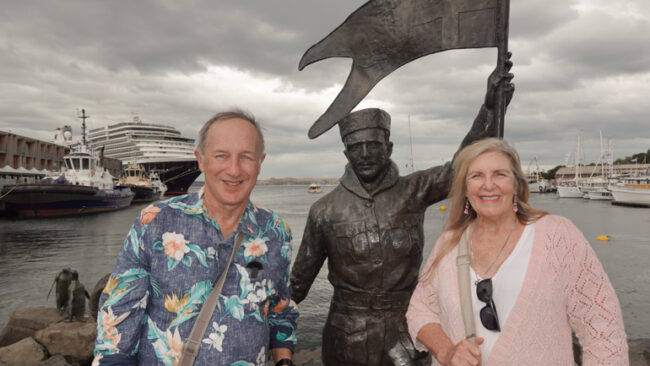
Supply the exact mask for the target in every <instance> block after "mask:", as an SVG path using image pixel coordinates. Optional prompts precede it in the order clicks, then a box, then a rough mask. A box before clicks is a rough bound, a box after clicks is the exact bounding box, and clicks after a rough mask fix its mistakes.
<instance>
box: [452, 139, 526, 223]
mask: <svg viewBox="0 0 650 366" xmlns="http://www.w3.org/2000/svg"><path fill="white" fill-rule="evenodd" d="M465 184H466V188H467V191H466V194H467V198H468V199H469V203H470V204H471V205H472V209H474V211H476V214H477V215H478V217H479V218H487V219H491V220H495V219H500V218H506V217H507V216H508V215H512V214H513V213H514V211H513V210H512V200H513V197H514V195H515V194H516V189H515V175H514V173H513V172H512V168H511V165H510V159H509V158H508V156H507V155H506V154H504V153H502V152H499V151H490V152H486V153H483V154H481V155H479V156H477V157H476V158H475V159H474V160H473V161H472V162H471V163H470V164H469V169H468V170H467V176H466V177H465Z"/></svg>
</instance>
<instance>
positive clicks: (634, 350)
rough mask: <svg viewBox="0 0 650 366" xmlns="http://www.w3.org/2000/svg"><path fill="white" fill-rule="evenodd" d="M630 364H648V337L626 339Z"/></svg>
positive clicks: (649, 339)
mask: <svg viewBox="0 0 650 366" xmlns="http://www.w3.org/2000/svg"><path fill="white" fill-rule="evenodd" d="M627 344H628V346H629V347H630V366H648V365H650V338H642V339H632V340H628V342H627Z"/></svg>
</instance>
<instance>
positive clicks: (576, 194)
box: [557, 133, 584, 198]
mask: <svg viewBox="0 0 650 366" xmlns="http://www.w3.org/2000/svg"><path fill="white" fill-rule="evenodd" d="M581 155H582V133H580V134H579V135H578V147H577V149H576V156H575V163H576V165H575V166H576V173H575V176H574V177H573V180H566V181H559V182H558V183H557V194H558V196H560V198H582V197H583V195H584V194H583V193H582V191H580V184H579V179H580V156H581Z"/></svg>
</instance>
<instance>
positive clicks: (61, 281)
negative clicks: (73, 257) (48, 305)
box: [46, 268, 72, 315]
mask: <svg viewBox="0 0 650 366" xmlns="http://www.w3.org/2000/svg"><path fill="white" fill-rule="evenodd" d="M71 279H72V270H71V269H70V268H63V269H62V270H61V271H60V272H59V273H57V275H56V276H55V277H54V282H52V286H51V287H50V291H49V292H48V293H47V296H46V299H49V298H50V294H51V293H52V288H53V287H54V285H56V293H55V295H56V311H57V312H58V313H59V315H63V314H66V313H67V310H68V286H70V280H71Z"/></svg>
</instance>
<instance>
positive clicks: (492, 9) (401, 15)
mask: <svg viewBox="0 0 650 366" xmlns="http://www.w3.org/2000/svg"><path fill="white" fill-rule="evenodd" d="M507 1H508V0H370V1H368V2H367V3H365V4H364V5H363V6H361V7H360V8H359V9H357V10H356V11H355V12H354V13H352V14H351V15H350V16H349V17H348V18H347V19H346V20H345V21H344V22H343V24H341V25H340V26H339V27H338V28H336V29H335V30H334V31H333V32H332V33H330V34H329V35H328V36H327V37H325V38H324V39H323V40H321V41H320V42H318V43H317V44H315V45H313V46H312V47H311V48H310V49H309V50H307V52H305V54H304V55H303V57H302V59H301V60H300V65H299V69H300V70H302V69H303V68H304V67H305V66H307V65H309V64H311V63H314V62H316V61H319V60H323V59H326V58H329V57H351V58H352V59H353V63H352V70H351V71H350V75H349V76H348V79H347V80H346V82H345V85H344V86H343V89H342V90H341V92H340V93H339V95H338V96H337V97H336V99H335V100H334V102H333V103H332V104H331V105H330V106H329V108H328V109H327V111H326V112H325V113H324V114H323V115H322V116H320V118H318V120H317V121H316V122H315V123H314V124H313V125H312V127H311V128H310V129H309V137H310V138H312V139H313V138H316V137H318V136H320V135H321V134H322V133H324V132H325V131H327V130H329V129H330V128H332V127H333V126H334V125H335V124H336V123H337V122H338V121H339V120H340V119H342V118H343V117H345V116H346V115H347V114H348V113H350V111H352V109H353V108H354V107H355V106H356V105H357V104H359V102H360V101H361V100H362V99H363V98H364V97H365V96H366V95H368V93H369V92H370V90H371V89H372V88H373V87H374V86H375V85H376V84H377V83H378V82H379V81H380V80H381V79H383V78H384V77H385V76H386V75H388V74H390V73H391V72H393V71H394V70H396V69H397V68H399V67H400V66H402V65H404V64H406V63H408V62H410V61H413V60H415V59H417V58H420V57H422V56H425V55H429V54H432V53H436V52H441V51H446V50H450V49H459V48H480V47H496V46H500V45H503V44H504V43H505V42H506V41H507V12H506V16H505V17H504V16H503V14H504V13H503V6H504V4H503V3H506V4H505V6H507ZM506 9H507V8H506ZM504 18H505V19H504ZM506 48H507V46H506ZM504 52H505V50H504Z"/></svg>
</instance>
